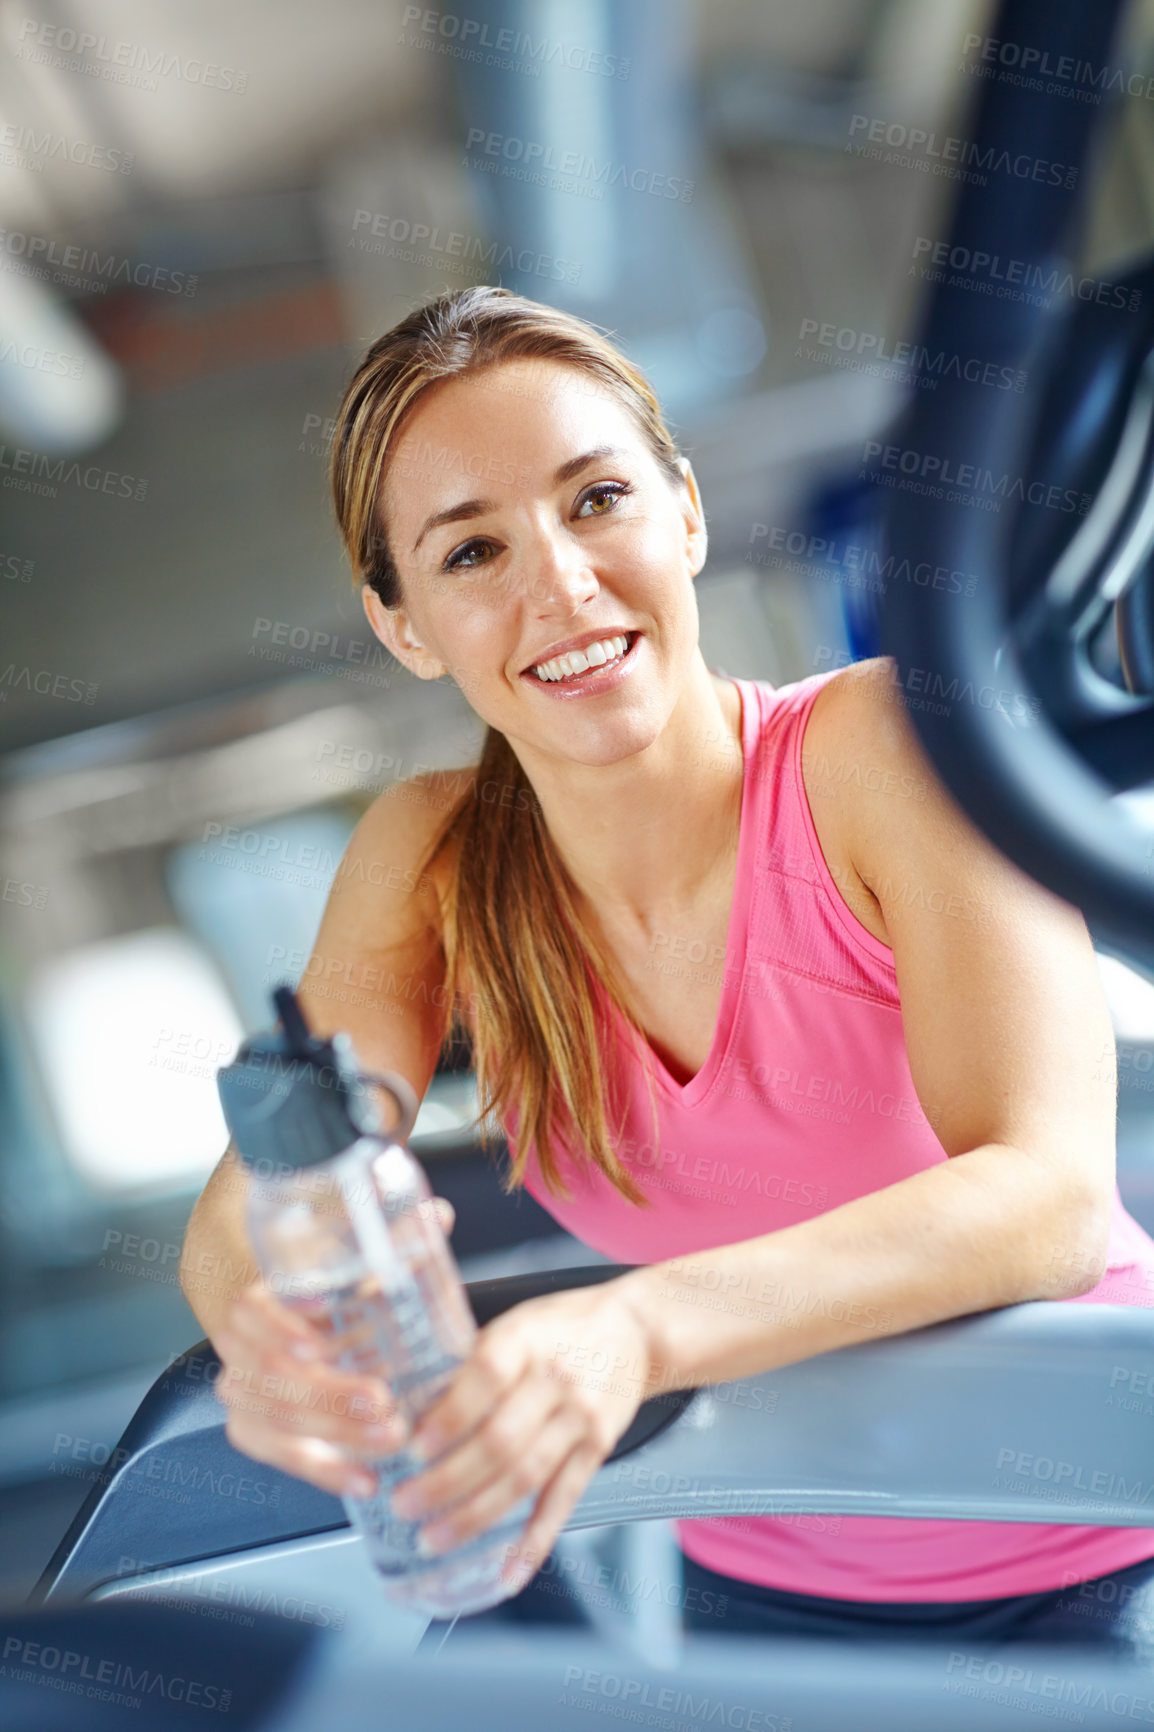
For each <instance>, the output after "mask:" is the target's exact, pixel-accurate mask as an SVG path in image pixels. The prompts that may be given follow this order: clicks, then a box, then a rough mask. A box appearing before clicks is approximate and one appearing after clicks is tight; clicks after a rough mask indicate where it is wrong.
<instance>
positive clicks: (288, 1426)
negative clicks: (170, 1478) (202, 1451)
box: [212, 1197, 453, 1497]
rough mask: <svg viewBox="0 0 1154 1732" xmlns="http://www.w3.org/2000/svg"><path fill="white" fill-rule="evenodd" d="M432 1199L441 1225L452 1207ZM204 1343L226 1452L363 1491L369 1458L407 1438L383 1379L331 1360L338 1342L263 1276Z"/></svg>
mask: <svg viewBox="0 0 1154 1732" xmlns="http://www.w3.org/2000/svg"><path fill="white" fill-rule="evenodd" d="M435 1202H436V1206H437V1212H438V1214H439V1216H440V1218H441V1224H442V1226H443V1227H444V1229H445V1231H446V1232H447V1231H448V1230H449V1229H450V1228H451V1225H452V1214H453V1210H452V1205H451V1204H450V1203H448V1202H447V1201H446V1200H445V1199H444V1198H441V1197H438V1198H437V1199H435ZM212 1344H213V1346H214V1348H215V1349H216V1352H217V1355H218V1357H219V1359H220V1362H221V1368H220V1371H219V1373H218V1374H217V1376H216V1378H215V1380H214V1385H213V1387H214V1389H215V1392H216V1396H217V1399H218V1400H219V1401H220V1402H221V1403H222V1404H223V1405H224V1406H225V1407H226V1408H227V1409H228V1421H227V1424H226V1426H225V1435H226V1436H227V1438H228V1440H229V1442H230V1443H231V1444H232V1445H233V1447H234V1448H235V1449H239V1450H242V1451H243V1453H244V1454H245V1455H248V1456H251V1457H252V1459H253V1460H254V1461H260V1462H264V1463H265V1464H266V1465H267V1466H269V1467H275V1468H279V1469H280V1470H281V1471H282V1472H283V1473H291V1474H295V1475H296V1476H297V1478H298V1479H304V1480H308V1481H309V1483H310V1484H312V1485H315V1486H319V1487H320V1489H321V1490H322V1491H327V1492H331V1493H332V1494H333V1495H334V1496H335V1497H341V1496H346V1495H352V1496H354V1497H370V1496H371V1495H372V1493H373V1492H374V1491H375V1490H376V1489H377V1476H376V1473H375V1472H374V1470H373V1469H372V1467H371V1465H370V1464H371V1462H372V1461H373V1460H374V1459H375V1460H380V1459H381V1458H382V1457H384V1456H388V1455H393V1454H395V1452H396V1451H397V1450H398V1449H401V1448H403V1446H404V1444H405V1443H406V1442H407V1440H408V1427H407V1423H406V1421H405V1419H404V1417H403V1415H402V1414H401V1413H400V1412H399V1411H398V1409H397V1403H396V1401H395V1400H394V1398H393V1395H392V1392H391V1390H390V1389H389V1386H388V1384H387V1383H386V1382H385V1381H384V1379H383V1378H381V1377H374V1376H371V1375H368V1374H366V1373H364V1372H354V1371H346V1370H342V1369H341V1368H340V1367H338V1365H337V1364H336V1357H337V1353H338V1350H339V1344H337V1343H335V1342H334V1341H333V1339H332V1338H331V1337H330V1336H329V1335H327V1334H325V1333H324V1332H323V1330H322V1329H321V1328H319V1327H318V1326H317V1325H316V1324H313V1323H311V1322H310V1321H309V1320H308V1318H307V1317H305V1316H303V1315H302V1314H301V1313H300V1312H299V1311H295V1310H293V1309H291V1308H290V1307H289V1306H287V1305H285V1304H284V1303H283V1302H282V1301H281V1300H280V1299H278V1298H277V1296H276V1295H275V1293H273V1292H272V1290H271V1289H270V1288H269V1287H267V1286H266V1285H265V1283H264V1282H263V1281H254V1282H253V1283H252V1285H251V1286H249V1287H246V1288H244V1289H243V1290H242V1291H241V1292H240V1293H238V1294H237V1295H236V1296H235V1297H234V1298H233V1299H232V1301H231V1302H230V1304H229V1306H228V1309H227V1311H226V1312H225V1316H224V1323H223V1325H222V1326H221V1327H220V1328H219V1329H217V1330H216V1331H215V1333H214V1335H213V1342H212Z"/></svg>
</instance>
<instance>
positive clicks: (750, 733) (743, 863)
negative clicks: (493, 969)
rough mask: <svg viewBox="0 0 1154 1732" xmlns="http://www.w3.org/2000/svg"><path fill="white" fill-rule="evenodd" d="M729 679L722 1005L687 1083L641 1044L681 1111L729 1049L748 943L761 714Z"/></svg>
mask: <svg viewBox="0 0 1154 1732" xmlns="http://www.w3.org/2000/svg"><path fill="white" fill-rule="evenodd" d="M729 678H730V680H731V683H732V684H733V685H735V686H736V687H737V693H738V698H739V700H740V703H741V753H742V764H741V813H740V816H739V818H738V832H737V864H736V867H735V869H734V874H733V901H732V903H731V904H730V909H729V928H728V932H727V935H726V944H725V969H724V975H723V980H722V988H721V1005H720V1008H719V1009H718V1013H717V1022H716V1024H715V1026H714V1030H713V1040H712V1042H711V1043H710V1048H709V1051H708V1053H707V1054H706V1057H705V1063H704V1064H703V1065H702V1067H701V1069H700V1070H699V1071H697V1072H696V1073H695V1074H694V1075H693V1076H691V1077H690V1079H689V1081H688V1082H686V1083H679V1082H678V1081H677V1080H676V1078H675V1077H674V1076H673V1075H672V1074H671V1072H670V1070H669V1067H668V1066H667V1065H666V1063H665V1061H664V1059H663V1058H662V1057H661V1055H660V1053H658V1052H657V1051H656V1050H655V1048H654V1046H653V1044H652V1042H651V1041H649V1040H648V1039H647V1040H646V1041H645V1048H646V1052H647V1054H648V1055H649V1056H650V1057H651V1058H652V1061H653V1067H654V1071H655V1073H656V1077H657V1081H658V1083H659V1084H660V1085H661V1086H662V1087H663V1088H664V1089H665V1091H666V1093H667V1094H669V1095H671V1096H672V1097H673V1099H674V1100H675V1101H677V1102H678V1103H679V1104H680V1105H681V1106H685V1107H689V1106H694V1105H696V1103H697V1102H698V1101H699V1100H701V1099H702V1098H703V1096H704V1095H705V1094H707V1093H708V1091H709V1088H710V1086H711V1085H712V1083H713V1080H714V1078H715V1077H716V1075H717V1072H718V1069H719V1067H720V1064H721V1060H722V1058H723V1057H724V1055H725V1052H726V1049H727V1048H728V1046H729V1041H730V1036H731V1035H732V1033H733V1025H734V1021H735V1019H736V1016H737V1007H738V1003H739V1001H740V997H741V981H742V976H743V975H744V972H745V952H746V945H747V942H748V938H749V923H750V911H751V910H750V904H751V902H752V899H753V889H754V856H755V853H756V849H757V845H758V836H757V819H756V814H755V813H754V811H753V807H754V805H755V804H756V803H757V802H756V801H755V799H754V797H753V793H754V788H755V786H756V784H755V783H754V781H753V774H752V772H753V761H754V757H755V754H756V751H757V744H758V734H759V723H760V719H761V714H760V707H759V700H758V693H757V687H756V682H754V681H753V680H746V679H738V678H736V677H735V676H734V675H732V674H731V675H730V676H729ZM610 1004H611V1010H612V1015H613V1018H614V1019H615V1021H616V1022H617V1024H618V1025H619V1029H620V1033H621V1035H622V1036H623V1038H625V1039H628V1036H629V1030H628V1024H626V1023H625V1020H624V1018H623V1017H622V1015H621V1012H620V1011H619V1010H618V1009H617V1007H616V1005H613V1004H612V1003H611V1001H610Z"/></svg>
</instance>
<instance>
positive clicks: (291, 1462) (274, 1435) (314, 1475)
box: [225, 1414, 378, 1497]
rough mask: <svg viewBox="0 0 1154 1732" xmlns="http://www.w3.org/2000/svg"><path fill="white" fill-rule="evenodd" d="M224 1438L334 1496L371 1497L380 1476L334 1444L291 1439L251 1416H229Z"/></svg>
mask: <svg viewBox="0 0 1154 1732" xmlns="http://www.w3.org/2000/svg"><path fill="white" fill-rule="evenodd" d="M225 1435H226V1436H227V1438H228V1441H229V1442H230V1443H231V1444H232V1446H233V1448H234V1449H239V1450H241V1451H242V1452H243V1453H244V1454H245V1455H248V1456H251V1457H252V1459H253V1460H254V1461H258V1462H263V1463H264V1464H265V1465H266V1466H268V1467H272V1468H276V1469H278V1470H279V1471H280V1472H281V1473H289V1474H292V1475H293V1476H294V1477H295V1478H297V1479H305V1480H308V1481H309V1483H310V1484H311V1485H315V1486H318V1487H319V1488H320V1490H321V1491H327V1492H330V1493H331V1494H332V1496H334V1497H345V1496H353V1497H370V1496H371V1495H372V1494H373V1492H374V1491H376V1489H377V1485H378V1480H377V1475H376V1474H375V1472H374V1471H373V1470H372V1468H371V1467H370V1466H369V1465H368V1464H367V1463H361V1462H355V1461H350V1460H348V1458H347V1457H346V1456H345V1454H344V1452H343V1451H342V1450H340V1449H338V1448H337V1447H336V1446H335V1445H334V1444H331V1443H325V1442H324V1441H323V1440H322V1439H320V1438H316V1437H300V1438H292V1437H288V1436H286V1434H285V1433H284V1432H282V1431H277V1430H275V1429H274V1428H272V1427H271V1426H267V1425H265V1424H263V1423H262V1422H261V1421H260V1420H257V1419H254V1418H252V1417H251V1416H250V1415H245V1414H241V1415H237V1414H230V1415H229V1419H228V1424H227V1425H226V1427H225Z"/></svg>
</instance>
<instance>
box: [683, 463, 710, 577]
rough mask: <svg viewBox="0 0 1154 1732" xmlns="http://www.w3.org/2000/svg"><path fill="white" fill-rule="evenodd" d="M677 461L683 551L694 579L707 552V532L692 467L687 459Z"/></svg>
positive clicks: (703, 562)
mask: <svg viewBox="0 0 1154 1732" xmlns="http://www.w3.org/2000/svg"><path fill="white" fill-rule="evenodd" d="M677 461H678V464H679V466H680V468H681V474H682V477H683V479H684V481H685V493H684V498H683V507H682V515H683V517H684V521H685V551H686V553H687V555H688V556H689V575H690V576H691V577H696V576H697V574H698V572H699V571H700V570H701V568H702V566H703V565H704V564H705V559H706V555H707V554H708V552H709V532H708V530H707V529H706V527H705V513H704V511H703V510H702V507H701V493H700V491H699V490H698V486H697V477H696V475H695V474H694V473H693V465H692V464H691V463H690V461H689V459H688V457H679V458H678V460H677Z"/></svg>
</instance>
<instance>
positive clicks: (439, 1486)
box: [392, 1377, 563, 1518]
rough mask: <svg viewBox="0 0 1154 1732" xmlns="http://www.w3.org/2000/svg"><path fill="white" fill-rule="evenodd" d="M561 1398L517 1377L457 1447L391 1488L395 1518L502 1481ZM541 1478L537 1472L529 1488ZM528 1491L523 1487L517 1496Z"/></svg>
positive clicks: (522, 1458) (419, 1513) (522, 1457)
mask: <svg viewBox="0 0 1154 1732" xmlns="http://www.w3.org/2000/svg"><path fill="white" fill-rule="evenodd" d="M562 1400H563V1395H562V1392H561V1390H559V1389H558V1388H556V1387H555V1386H554V1385H551V1384H548V1383H541V1382H539V1381H538V1380H537V1379H535V1378H530V1377H525V1378H523V1379H522V1380H521V1382H520V1383H519V1384H517V1385H516V1386H515V1387H514V1388H513V1389H512V1390H510V1391H509V1393H508V1395H507V1396H506V1397H505V1399H504V1400H502V1401H501V1402H499V1403H498V1405H497V1406H496V1407H495V1408H494V1409H493V1411H492V1412H491V1413H490V1414H489V1416H488V1417H487V1418H486V1419H485V1420H484V1421H483V1422H482V1424H481V1425H480V1426H478V1428H477V1429H476V1431H474V1432H473V1433H472V1435H471V1436H469V1437H467V1438H466V1439H465V1440H464V1442H463V1443H460V1444H458V1445H457V1446H456V1448H454V1449H450V1450H449V1451H448V1452H447V1453H446V1454H445V1455H444V1456H443V1457H442V1458H441V1459H440V1460H439V1461H437V1462H435V1463H434V1464H433V1466H431V1467H427V1468H425V1469H424V1470H423V1471H422V1472H420V1473H417V1474H414V1475H413V1476H412V1478H411V1479H407V1480H406V1481H405V1483H404V1485H403V1486H398V1487H397V1490H396V1493H395V1494H394V1498H393V1505H392V1507H393V1509H394V1510H395V1511H396V1513H397V1514H398V1515H401V1516H407V1517H413V1518H416V1517H420V1516H424V1515H426V1514H428V1513H429V1512H430V1511H431V1510H437V1509H441V1508H442V1507H443V1506H444V1505H446V1504H450V1503H456V1502H458V1501H459V1500H460V1499H461V1498H465V1497H471V1496H472V1495H473V1494H475V1493H476V1492H478V1491H480V1490H481V1489H482V1487H485V1486H490V1485H492V1484H493V1483H494V1482H495V1481H497V1480H502V1479H505V1478H506V1477H507V1476H508V1475H509V1474H510V1473H513V1472H514V1471H515V1470H516V1469H517V1467H518V1465H520V1464H524V1462H525V1461H526V1459H527V1451H526V1440H527V1439H534V1440H536V1439H538V1438H539V1436H540V1434H541V1433H542V1432H543V1431H544V1430H545V1428H546V1426H548V1425H549V1423H550V1421H551V1420H552V1417H553V1415H554V1414H555V1413H556V1411H557V1409H558V1407H559V1406H560V1404H561V1402H562ZM551 1465H552V1464H550V1468H551ZM546 1478H547V1474H545V1473H542V1474H541V1475H540V1476H539V1477H538V1478H537V1479H536V1480H534V1481H532V1482H531V1485H532V1488H533V1489H536V1487H537V1486H538V1485H541V1484H543V1483H544V1480H545V1479H546ZM529 1489H530V1486H529V1485H526V1486H525V1487H524V1488H523V1490H522V1493H521V1495H522V1496H523V1495H524V1492H525V1491H527V1490H529ZM514 1501H515V1500H514Z"/></svg>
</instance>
